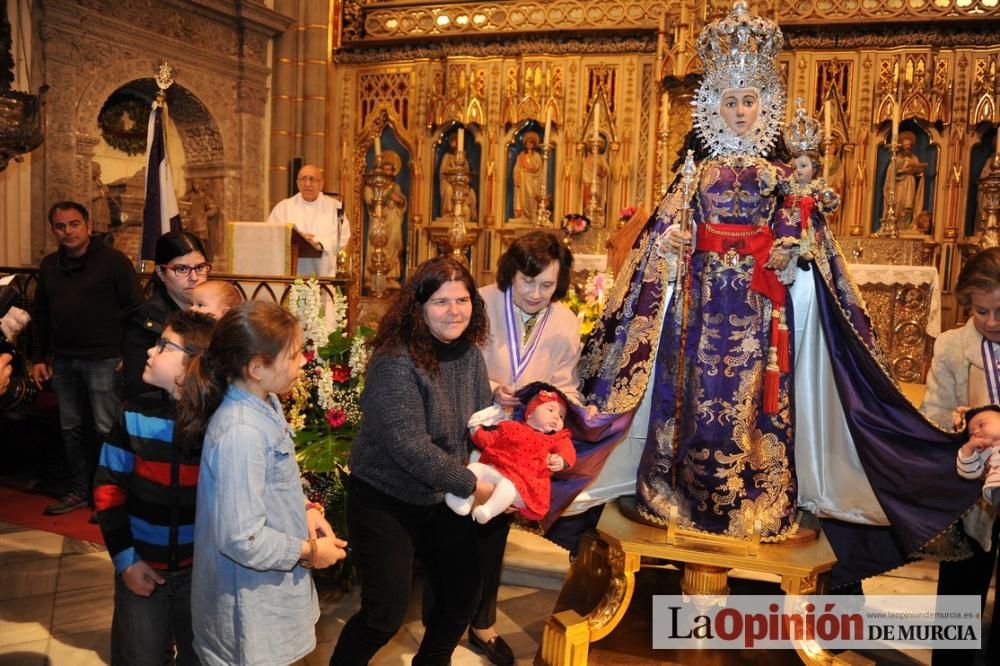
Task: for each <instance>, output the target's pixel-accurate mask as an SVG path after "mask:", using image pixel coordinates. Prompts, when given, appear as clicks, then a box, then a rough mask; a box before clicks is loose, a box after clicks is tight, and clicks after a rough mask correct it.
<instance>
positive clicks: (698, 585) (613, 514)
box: [536, 504, 853, 666]
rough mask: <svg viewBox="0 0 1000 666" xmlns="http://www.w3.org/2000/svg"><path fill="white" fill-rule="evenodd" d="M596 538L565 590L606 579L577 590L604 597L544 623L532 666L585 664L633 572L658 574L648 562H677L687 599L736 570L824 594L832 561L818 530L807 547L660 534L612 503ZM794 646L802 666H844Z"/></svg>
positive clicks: (622, 605) (617, 617)
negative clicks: (643, 569) (647, 569)
mask: <svg viewBox="0 0 1000 666" xmlns="http://www.w3.org/2000/svg"><path fill="white" fill-rule="evenodd" d="M597 533H598V539H599V541H598V542H596V543H592V544H590V546H589V547H587V548H583V549H581V552H580V555H579V557H578V559H577V561H576V563H575V564H574V572H571V573H570V577H569V578H568V579H567V583H566V585H567V586H568V585H571V584H573V583H574V582H576V583H579V581H580V580H584V579H585V581H586V582H584V583H583V584H584V585H585V586H586V585H587V584H588V583H590V582H593V581H595V580H604V579H605V578H607V580H608V583H607V587H606V588H605V589H604V590H595V589H593V588H592V587H590V588H588V589H586V590H584V591H583V595H584V598H585V599H596V598H597V596H598V595H600V594H602V592H603V594H602V596H601V598H600V601H599V602H597V604H596V606H594V607H593V610H591V611H590V612H589V613H587V615H586V616H581V615H580V614H579V613H577V612H576V611H574V610H564V611H561V612H558V613H554V614H553V615H552V616H550V617H549V619H548V620H546V623H545V628H544V629H543V632H542V644H541V648H540V650H539V654H538V658H537V659H536V663H538V664H542V665H545V666H586V664H587V657H588V651H589V647H590V644H591V643H594V642H596V641H599V640H601V639H602V638H605V637H606V636H608V635H609V634H610V633H611V632H612V631H613V630H614V629H615V627H616V626H618V623H619V622H621V620H622V618H623V617H624V616H625V612H626V611H627V610H628V607H629V604H630V603H631V601H632V596H633V594H634V592H635V575H636V573H637V572H638V571H639V569H640V568H641V567H643V566H650V567H659V568H662V565H661V564H660V563H658V562H655V560H670V561H672V562H675V563H678V564H683V565H684V570H685V571H684V579H683V581H682V588H683V590H684V592H685V593H687V594H692V595H699V594H726V593H728V588H729V586H728V573H729V571H730V570H731V569H735V568H739V569H744V570H748V571H753V572H757V573H766V574H772V575H776V576H778V577H779V578H780V579H781V583H780V584H781V589H782V590H784V592H785V594H786V595H806V594H823V593H824V592H825V591H826V586H827V579H828V577H829V572H830V569H832V568H833V565H834V564H835V563H836V561H837V558H836V557H835V556H834V554H833V550H832V549H831V548H830V544H829V543H828V542H827V540H826V537H824V536H823V534H822V532H819V533H818V535H817V538H815V539H812V540H810V541H799V542H796V543H794V544H767V543H761V544H758V543H754V542H752V541H747V540H742V539H734V538H730V537H724V536H720V535H714V534H704V533H701V532H695V531H692V530H687V529H684V528H679V527H677V526H676V525H671V526H670V527H669V528H667V529H664V528H661V527H655V526H652V525H647V524H643V523H638V522H635V521H632V520H629V519H628V518H626V517H625V516H624V515H623V513H622V511H621V509H620V507H619V506H618V504H609V505H607V506H606V507H605V508H604V513H603V514H602V515H601V520H600V522H599V523H598V525H597ZM605 548H606V550H605ZM643 558H646V559H645V560H644V559H643ZM575 571H586V572H587V576H585V577H577V578H576V580H575V581H574V573H575ZM564 589H565V588H564ZM795 647H796V651H797V653H798V655H799V657H800V658H801V659H802V661H803V662H804V663H807V664H836V663H845V662H844V657H845V656H846V655H842V656H834V655H832V654H830V653H829V652H826V651H824V650H822V649H820V648H819V646H818V645H817V644H815V643H808V644H803V645H799V644H796V646H795ZM852 656H853V655H852Z"/></svg>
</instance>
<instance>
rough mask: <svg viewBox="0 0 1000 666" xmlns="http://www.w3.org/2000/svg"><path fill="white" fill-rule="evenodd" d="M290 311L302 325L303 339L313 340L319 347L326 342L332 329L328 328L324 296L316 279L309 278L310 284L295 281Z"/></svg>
mask: <svg viewBox="0 0 1000 666" xmlns="http://www.w3.org/2000/svg"><path fill="white" fill-rule="evenodd" d="M288 309H289V310H290V311H291V313H292V314H294V315H295V316H296V317H297V318H298V320H299V323H300V324H301V325H302V337H303V338H305V339H306V340H312V341H313V344H314V346H317V347H318V346H321V345H322V344H324V343H325V342H326V337H327V335H329V333H330V329H329V328H328V327H327V323H326V311H325V308H324V307H323V295H322V292H320V289H319V282H317V281H316V278H314V277H313V278H309V281H308V282H303V281H302V278H296V279H295V284H293V285H292V288H291V289H290V290H289V292H288Z"/></svg>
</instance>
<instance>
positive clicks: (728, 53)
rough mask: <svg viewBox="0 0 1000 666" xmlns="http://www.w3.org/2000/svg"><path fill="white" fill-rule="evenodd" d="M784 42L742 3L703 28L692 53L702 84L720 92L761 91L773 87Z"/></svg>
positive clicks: (768, 23) (769, 24) (739, 0)
mask: <svg viewBox="0 0 1000 666" xmlns="http://www.w3.org/2000/svg"><path fill="white" fill-rule="evenodd" d="M784 41H785V40H784V37H782V35H781V29H780V28H778V25H777V24H776V23H774V22H773V21H770V20H768V19H766V18H763V17H761V16H756V15H754V14H751V13H750V11H749V10H748V9H747V4H746V2H745V1H744V0H737V2H735V3H734V4H733V10H732V12H730V14H729V15H728V16H726V17H725V18H723V19H720V20H718V21H713V22H712V23H710V24H708V25H706V26H705V28H704V30H702V33H701V35H700V37H699V38H698V44H697V46H696V49H697V51H698V56H699V57H700V58H701V63H702V68H703V70H704V72H705V79H706V81H711V82H713V83H714V84H715V85H718V86H720V87H721V88H723V89H725V88H757V89H764V88H766V87H767V86H768V85H769V84H773V83H776V81H775V78H776V74H777V71H776V58H777V57H778V54H779V53H780V52H781V47H782V46H783V45H784Z"/></svg>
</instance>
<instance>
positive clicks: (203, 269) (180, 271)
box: [160, 263, 212, 278]
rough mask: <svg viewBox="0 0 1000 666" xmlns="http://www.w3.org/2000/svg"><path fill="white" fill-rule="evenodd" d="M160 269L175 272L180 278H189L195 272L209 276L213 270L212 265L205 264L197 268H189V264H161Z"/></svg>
mask: <svg viewBox="0 0 1000 666" xmlns="http://www.w3.org/2000/svg"><path fill="white" fill-rule="evenodd" d="M160 268H162V269H164V270H170V271H173V272H174V275H176V276H177V277H179V278H183V277H187V276H188V275H190V274H191V271H194V272H195V273H197V274H198V275H208V273H209V271H211V270H212V264H209V263H204V264H198V265H197V266H188V265H187V264H160Z"/></svg>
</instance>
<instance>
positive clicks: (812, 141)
mask: <svg viewBox="0 0 1000 666" xmlns="http://www.w3.org/2000/svg"><path fill="white" fill-rule="evenodd" d="M822 138H823V135H822V131H821V128H820V124H819V121H817V120H814V119H813V118H810V117H809V115H808V114H807V113H806V110H805V107H803V106H802V98H801V97H797V98H796V99H795V116H794V117H793V118H792V122H790V123H789V124H788V127H786V128H785V145H787V146H788V149H789V150H791V151H792V154H793V155H795V154H797V153H802V152H805V151H807V150H818V149H819V143H820V140H821V139H822Z"/></svg>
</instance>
